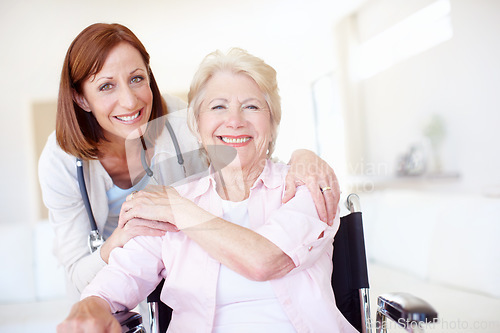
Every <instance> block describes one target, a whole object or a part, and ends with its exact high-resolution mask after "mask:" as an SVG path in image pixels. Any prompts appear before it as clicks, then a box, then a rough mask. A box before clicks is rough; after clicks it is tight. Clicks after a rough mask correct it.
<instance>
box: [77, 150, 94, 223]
mask: <svg viewBox="0 0 500 333" xmlns="http://www.w3.org/2000/svg"><path fill="white" fill-rule="evenodd" d="M76 174H77V177H78V186H79V187H80V193H81V194H82V199H83V204H84V206H85V210H86V211H87V215H88V217H89V223H90V229H91V230H92V231H95V230H98V228H97V224H96V222H95V219H94V214H93V213H92V207H91V206H90V200H89V194H88V192H87V186H86V184H85V177H84V176H83V161H82V160H81V159H80V158H77V159H76Z"/></svg>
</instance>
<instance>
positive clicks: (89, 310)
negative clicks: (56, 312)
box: [57, 296, 122, 333]
mask: <svg viewBox="0 0 500 333" xmlns="http://www.w3.org/2000/svg"><path fill="white" fill-rule="evenodd" d="M121 331H122V329H121V327H120V323H118V321H117V320H116V319H115V318H114V317H113V315H112V314H111V310H110V308H109V305H108V303H107V302H106V301H105V300H103V299H102V298H99V297H96V296H92V297H88V298H85V299H83V300H81V301H80V302H78V303H76V304H75V305H73V307H72V308H71V311H70V313H69V315H68V317H67V318H66V319H65V320H64V321H63V322H62V323H60V324H59V325H58V326H57V333H66V332H67V333H120V332H121Z"/></svg>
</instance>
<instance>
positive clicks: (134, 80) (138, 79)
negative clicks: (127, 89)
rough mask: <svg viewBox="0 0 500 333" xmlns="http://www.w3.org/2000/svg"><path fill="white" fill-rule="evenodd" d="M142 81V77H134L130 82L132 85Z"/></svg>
mask: <svg viewBox="0 0 500 333" xmlns="http://www.w3.org/2000/svg"><path fill="white" fill-rule="evenodd" d="M142 80H144V77H142V76H134V77H133V78H132V80H131V81H132V82H133V83H139V82H141V81H142Z"/></svg>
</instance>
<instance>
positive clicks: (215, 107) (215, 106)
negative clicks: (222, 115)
mask: <svg viewBox="0 0 500 333" xmlns="http://www.w3.org/2000/svg"><path fill="white" fill-rule="evenodd" d="M210 109H211V110H223V109H224V105H214V106H212V107H211V108H210Z"/></svg>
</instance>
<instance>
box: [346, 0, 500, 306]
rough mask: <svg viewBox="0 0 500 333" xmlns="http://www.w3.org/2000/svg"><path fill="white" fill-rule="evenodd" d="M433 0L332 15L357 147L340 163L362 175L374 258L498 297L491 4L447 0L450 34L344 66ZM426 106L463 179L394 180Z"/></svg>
mask: <svg viewBox="0 0 500 333" xmlns="http://www.w3.org/2000/svg"><path fill="white" fill-rule="evenodd" d="M433 2H435V0H413V1H405V2H401V1H398V0H370V1H369V2H367V3H366V4H365V5H364V6H362V7H361V8H360V9H359V11H357V12H356V13H355V14H353V15H352V16H350V17H348V18H346V19H344V20H343V21H342V22H341V23H340V24H339V26H338V28H337V33H338V34H339V36H344V40H341V39H340V38H339V39H338V40H337V41H338V44H339V45H338V50H339V54H341V55H343V57H338V59H339V60H341V61H342V63H343V65H344V67H342V82H343V88H344V91H343V96H344V106H345V110H344V111H345V113H346V119H347V120H348V121H347V123H348V126H349V127H348V130H347V142H348V143H347V144H348V145H349V148H351V147H354V148H356V149H355V154H351V155H350V156H348V157H349V167H348V168H347V170H349V171H352V172H353V173H357V174H359V175H363V176H364V177H361V179H359V178H358V179H355V181H354V182H353V184H352V185H353V187H354V189H358V190H364V191H365V192H364V193H361V198H362V206H363V208H364V209H363V216H364V224H365V230H366V233H365V236H366V238H367V252H368V256H369V257H370V258H371V259H373V260H375V261H376V262H379V263H384V264H387V265H389V266H391V267H395V268H399V269H402V270H405V271H408V272H411V273H412V274H415V275H417V276H420V277H422V278H425V279H429V280H432V281H434V282H438V283H442V284H447V285H452V286H454V287H457V288H462V289H467V290H474V291H477V292H480V293H484V294H488V295H493V296H495V297H499V296H500V294H499V293H498V292H497V291H496V290H498V287H499V286H500V284H499V280H498V279H494V278H491V277H498V274H499V272H500V264H499V260H500V257H499V254H500V246H499V243H498V242H497V241H496V240H495V237H497V236H498V232H499V223H500V210H499V208H500V172H499V170H500V150H499V148H498V146H497V145H498V143H499V142H500V131H499V128H500V127H499V126H500V97H499V96H500V95H499V93H498V90H499V88H500V84H499V78H500V63H499V61H498V59H500V39H499V38H498V32H499V31H500V2H499V1H497V0H474V1H470V0H450V5H451V12H450V17H451V23H452V28H453V37H452V38H451V39H450V40H448V41H446V42H444V43H442V44H440V45H437V46H435V47H433V48H431V49H428V50H426V51H424V52H422V53H420V54H418V55H415V56H413V57H410V58H408V59H406V60H404V61H401V62H399V63H397V64H395V65H393V66H392V67H390V68H388V69H386V70H384V71H382V72H379V73H378V74H376V75H374V76H372V77H370V78H367V79H364V80H362V79H360V78H359V77H356V75H355V73H354V70H355V69H356V67H355V66H354V67H353V66H352V65H353V59H354V58H353V57H352V55H353V51H354V50H355V49H356V45H357V44H359V43H363V42H364V41H366V40H367V39H369V38H370V37H372V36H374V35H376V34H377V33H380V32H382V31H384V30H385V29H387V28H389V27H390V26H392V25H395V24H396V23H398V22H399V21H401V20H402V19H404V18H406V17H408V16H409V15H411V14H413V13H415V12H416V11H417V10H420V9H422V8H424V7H426V6H427V5H429V4H430V3H433ZM368 56H370V54H368ZM433 114H438V115H440V116H441V117H442V118H443V119H444V123H445V130H446V137H445V141H444V142H443V146H442V148H441V149H442V163H443V171H444V172H456V173H459V175H460V177H457V178H439V177H426V176H425V175H424V176H421V177H397V176H396V175H395V171H396V160H397V158H398V156H399V155H400V154H402V153H404V152H405V151H406V150H407V149H408V148H409V147H410V145H412V144H414V143H418V142H421V141H422V140H423V128H424V126H425V125H426V123H427V122H428V121H429V119H430V118H431V116H432V115H433ZM353 119H355V121H353ZM491 235H495V236H493V237H491Z"/></svg>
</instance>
